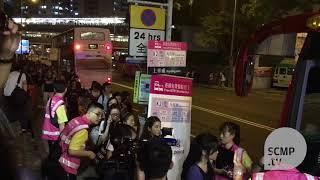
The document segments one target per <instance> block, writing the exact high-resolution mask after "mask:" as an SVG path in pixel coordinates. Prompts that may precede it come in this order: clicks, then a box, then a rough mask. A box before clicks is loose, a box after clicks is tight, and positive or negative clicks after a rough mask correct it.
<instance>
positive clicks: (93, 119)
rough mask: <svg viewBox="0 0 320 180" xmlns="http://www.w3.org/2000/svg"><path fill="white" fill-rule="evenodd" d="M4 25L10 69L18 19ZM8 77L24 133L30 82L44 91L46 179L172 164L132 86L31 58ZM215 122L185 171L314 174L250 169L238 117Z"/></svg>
mask: <svg viewBox="0 0 320 180" xmlns="http://www.w3.org/2000/svg"><path fill="white" fill-rule="evenodd" d="M7 28H8V29H7V30H5V31H4V32H1V38H2V36H3V37H4V38H3V39H1V40H2V41H0V42H1V46H0V50H1V51H0V62H1V63H0V69H1V70H3V71H5V72H8V74H9V69H10V67H11V63H12V55H13V54H14V51H15V49H16V48H17V45H18V44H17V43H18V41H17V36H16V34H17V30H18V26H17V25H16V24H14V23H13V22H12V21H8V27H7ZM8 64H9V65H8ZM5 84H6V85H5V89H4V95H5V98H6V102H7V106H8V107H9V109H11V111H9V112H11V113H9V114H12V113H13V114H15V116H14V119H17V120H19V121H20V123H21V134H24V133H26V132H28V131H29V130H30V127H29V124H30V123H29V121H30V117H31V115H30V114H31V111H32V102H33V98H32V97H35V96H33V95H32V85H35V86H37V87H40V86H41V87H42V90H41V92H42V91H43V92H42V93H41V92H39V93H37V94H38V95H39V94H43V98H42V101H41V102H42V105H41V106H40V107H44V112H45V113H44V115H43V128H42V139H43V140H45V142H46V145H47V147H48V156H47V158H46V159H45V161H44V162H43V171H42V172H43V174H42V175H43V179H55V180H59V179H63V180H65V179H66V180H70V179H79V178H86V177H89V178H91V179H92V176H94V178H96V179H110V180H112V179H119V180H120V179H121V180H126V179H128V180H129V179H130V180H131V179H138V180H165V179H167V173H168V171H169V169H170V168H172V167H173V166H175V165H174V164H173V163H172V158H173V152H172V149H171V147H170V146H169V145H168V144H167V143H166V142H165V141H163V137H162V136H161V121H160V119H159V118H158V117H153V116H152V117H148V118H147V119H146V122H145V124H144V125H141V124H140V123H139V121H138V120H137V118H136V115H135V114H134V112H133V110H132V104H131V97H130V93H129V92H125V91H124V92H112V87H111V84H108V83H104V84H102V85H101V84H99V83H98V82H95V81H94V82H92V86H91V88H90V89H88V90H86V89H82V88H81V83H80V82H79V81H78V78H77V76H76V74H74V73H67V74H58V72H57V71H56V70H55V69H54V68H50V67H46V66H43V65H39V64H38V65H35V64H32V63H31V65H30V63H27V64H24V65H23V66H21V65H17V66H13V68H12V72H11V73H10V74H9V78H8V79H7V81H6V83H5ZM28 85H29V88H28ZM30 85H31V87H30ZM39 89H41V88H39ZM28 91H29V94H28ZM33 93H34V92H33ZM34 104H37V103H34ZM30 107H31V108H30ZM30 109H31V110H30ZM219 130H220V134H219V137H217V136H214V135H213V134H210V133H204V134H200V135H198V136H196V137H195V138H194V139H193V140H192V142H191V146H190V152H189V154H188V156H187V157H186V160H185V162H184V164H183V171H182V174H181V178H182V179H185V180H207V179H208V180H209V179H210V180H211V179H216V180H222V179H236V180H240V179H246V178H248V177H251V175H252V177H253V179H298V180H300V179H317V178H316V177H313V176H310V175H306V174H303V173H300V172H299V171H297V170H295V169H294V170H290V171H267V172H265V173H258V174H255V173H254V172H255V171H254V169H257V168H254V166H253V162H252V160H251V158H250V157H249V155H248V153H247V152H246V151H245V150H244V149H243V148H241V147H240V127H239V125H237V124H235V123H232V122H225V123H223V124H222V125H221V127H220V129H219ZM0 133H1V134H0V146H1V151H0V152H1V153H0V155H1V157H2V158H1V159H2V162H1V164H0V169H1V173H0V177H1V179H17V178H16V177H15V176H16V172H15V171H14V168H12V167H14V165H13V163H14V161H13V160H12V159H11V158H12V156H10V154H11V152H10V151H9V150H10V148H6V147H7V145H6V139H5V138H4V137H5V134H3V132H0ZM86 160H88V161H86ZM259 166H261V165H259ZM89 174H90V175H89ZM31 179H32V178H31Z"/></svg>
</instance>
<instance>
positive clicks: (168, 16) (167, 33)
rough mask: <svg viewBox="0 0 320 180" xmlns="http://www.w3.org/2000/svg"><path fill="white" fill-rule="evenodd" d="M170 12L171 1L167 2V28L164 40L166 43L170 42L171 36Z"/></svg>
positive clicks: (171, 9) (171, 10)
mask: <svg viewBox="0 0 320 180" xmlns="http://www.w3.org/2000/svg"><path fill="white" fill-rule="evenodd" d="M172 12H173V0H168V8H167V27H166V40H167V41H171V35H172Z"/></svg>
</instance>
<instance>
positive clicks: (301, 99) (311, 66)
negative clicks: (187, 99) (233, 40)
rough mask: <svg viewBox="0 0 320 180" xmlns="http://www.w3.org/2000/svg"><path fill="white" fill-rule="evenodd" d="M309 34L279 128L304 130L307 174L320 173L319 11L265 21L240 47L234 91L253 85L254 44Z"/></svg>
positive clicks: (242, 92) (240, 93)
mask: <svg viewBox="0 0 320 180" xmlns="http://www.w3.org/2000/svg"><path fill="white" fill-rule="evenodd" d="M289 33H307V34H308V35H307V37H306V39H305V41H304V44H303V47H302V50H301V52H300V54H299V58H298V61H297V64H296V66H295V70H294V72H293V77H292V81H291V83H290V85H289V88H288V92H287V96H286V99H285V101H284V103H283V109H282V114H281V116H279V120H280V121H279V122H280V124H279V127H291V128H294V129H296V130H298V131H300V132H301V133H302V135H303V136H304V137H305V139H306V142H307V155H306V157H305V159H304V161H303V163H302V164H301V165H300V166H299V167H298V169H299V170H301V171H302V172H304V173H309V174H312V175H314V176H320V118H319V113H320V46H319V43H320V12H314V13H306V14H300V15H295V16H289V17H287V18H284V19H280V20H277V21H274V22H272V23H269V24H266V25H265V26H263V27H262V28H261V29H259V30H258V31H257V32H255V33H254V34H252V35H251V36H250V37H249V38H248V39H247V41H246V42H245V43H244V44H243V45H242V46H241V48H240V52H239V55H238V57H237V61H236V74H235V91H236V94H237V95H238V96H247V95H248V93H249V92H250V90H251V86H252V76H251V74H252V71H253V68H252V64H253V61H252V60H251V59H250V58H249V57H250V55H252V54H254V53H255V50H256V48H255V46H256V45H257V44H259V43H261V42H262V41H263V40H265V39H266V38H268V37H269V36H271V35H276V34H289Z"/></svg>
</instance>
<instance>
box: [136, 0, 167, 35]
mask: <svg viewBox="0 0 320 180" xmlns="http://www.w3.org/2000/svg"><path fill="white" fill-rule="evenodd" d="M165 23H166V13H165V10H164V9H162V8H155V7H148V6H137V5H131V6H130V27H131V28H138V29H152V30H165Z"/></svg>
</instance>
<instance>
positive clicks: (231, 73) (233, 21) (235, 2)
mask: <svg viewBox="0 0 320 180" xmlns="http://www.w3.org/2000/svg"><path fill="white" fill-rule="evenodd" d="M237 2H238V1H237V0H234V9H233V19H232V34H231V47H230V59H229V68H231V69H230V71H229V78H231V79H230V81H229V84H231V85H232V83H233V47H234V31H235V24H236V13H237ZM230 82H231V83H230Z"/></svg>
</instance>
